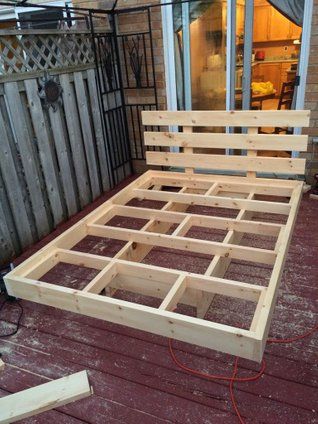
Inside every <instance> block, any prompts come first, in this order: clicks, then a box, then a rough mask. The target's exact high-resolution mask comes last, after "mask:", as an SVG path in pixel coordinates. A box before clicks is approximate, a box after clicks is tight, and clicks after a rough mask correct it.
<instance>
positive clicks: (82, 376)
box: [0, 371, 91, 424]
mask: <svg viewBox="0 0 318 424" xmlns="http://www.w3.org/2000/svg"><path fill="white" fill-rule="evenodd" d="M90 395H91V388H90V385H89V381H88V378H87V373H86V371H81V372H78V373H76V374H71V375H69V376H67V377H63V378H60V379H58V380H54V381H49V382H48V383H44V384H41V385H40V386H36V387H31V388H30V389H27V390H23V391H22V392H18V393H14V394H13V395H9V396H5V397H2V398H0V423H3V424H5V423H12V422H16V421H18V420H22V419H24V418H28V417H32V416H33V415H36V414H40V413H41V412H44V411H48V410H50V409H53V408H58V407H59V406H63V405H66V404H67V403H69V402H74V401H76V400H80V399H83V398H85V397H87V396H90Z"/></svg>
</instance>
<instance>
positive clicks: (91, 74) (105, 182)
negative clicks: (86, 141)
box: [87, 69, 110, 191]
mask: <svg viewBox="0 0 318 424" xmlns="http://www.w3.org/2000/svg"><path fill="white" fill-rule="evenodd" d="M87 84H88V91H89V98H90V103H91V108H92V115H93V123H94V132H95V138H96V144H97V152H98V157H99V164H100V173H101V179H102V186H103V190H104V191H106V190H109V188H110V180H109V173H108V168H109V166H110V165H109V161H108V159H107V152H106V148H105V140H104V135H103V122H102V119H101V109H100V105H99V98H98V92H97V87H96V78H95V70H94V69H89V70H88V71H87Z"/></svg>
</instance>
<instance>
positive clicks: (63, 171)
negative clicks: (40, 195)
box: [49, 107, 81, 216]
mask: <svg viewBox="0 0 318 424" xmlns="http://www.w3.org/2000/svg"><path fill="white" fill-rule="evenodd" d="M49 116H50V121H51V128H52V133H53V137H54V143H55V149H56V154H57V158H58V162H59V166H60V175H61V179H62V182H63V190H64V194H65V201H66V205H67V211H68V215H69V216H72V215H74V214H75V213H76V212H77V210H78V207H77V193H76V186H75V181H74V172H73V169H72V160H71V156H70V151H69V148H68V143H67V137H66V133H65V130H64V125H63V118H62V111H61V109H60V107H58V108H57V110H56V111H53V109H52V108H50V109H49ZM80 189H81V188H80V187H79V190H80Z"/></svg>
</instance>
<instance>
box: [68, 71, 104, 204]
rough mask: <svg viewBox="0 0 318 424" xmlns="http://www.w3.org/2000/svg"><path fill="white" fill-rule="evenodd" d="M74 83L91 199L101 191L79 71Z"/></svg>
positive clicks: (85, 99)
mask: <svg viewBox="0 0 318 424" xmlns="http://www.w3.org/2000/svg"><path fill="white" fill-rule="evenodd" d="M74 85H75V91H76V98H77V105H78V111H79V115H80V120H81V127H82V133H83V140H84V146H85V152H86V158H87V165H88V174H89V178H90V184H91V189H92V196H93V199H96V197H98V196H99V195H100V193H101V191H100V185H99V175H98V173H99V170H98V165H97V160H96V153H95V141H94V137H93V133H92V127H91V123H90V118H89V109H88V104H87V97H86V95H85V87H84V81H83V75H82V73H81V72H74Z"/></svg>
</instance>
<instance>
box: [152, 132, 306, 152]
mask: <svg viewBox="0 0 318 424" xmlns="http://www.w3.org/2000/svg"><path fill="white" fill-rule="evenodd" d="M144 138H145V145H146V146H165V147H173V146H175V147H184V148H188V147H192V148H198V147H199V148H201V149H202V148H203V149H211V148H214V149H246V150H247V149H249V150H274V151H277V150H278V151H280V150H282V151H286V150H294V151H299V152H302V151H306V150H307V143H308V136H306V135H286V134H282V135H281V134H224V133H219V134H218V133H186V132H158V131H145V132H144Z"/></svg>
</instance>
